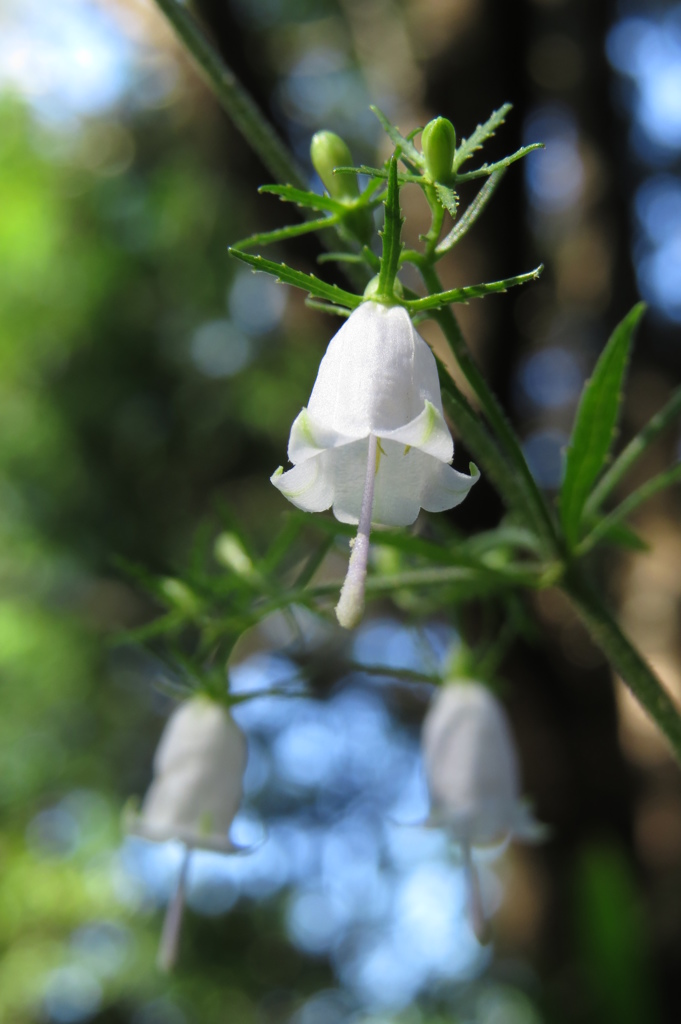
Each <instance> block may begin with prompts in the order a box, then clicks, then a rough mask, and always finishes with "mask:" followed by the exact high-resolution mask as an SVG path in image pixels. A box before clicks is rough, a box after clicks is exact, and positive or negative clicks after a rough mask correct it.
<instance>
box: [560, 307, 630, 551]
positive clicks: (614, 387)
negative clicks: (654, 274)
mask: <svg viewBox="0 0 681 1024" xmlns="http://www.w3.org/2000/svg"><path fill="white" fill-rule="evenodd" d="M644 310H645V305H644V304H643V303H641V302H640V303H638V305H636V306H634V308H633V309H632V310H631V312H630V313H628V314H627V316H626V317H625V318H624V320H622V322H621V323H620V324H618V325H617V327H616V328H615V330H614V331H613V333H612V335H611V336H610V339H609V341H608V343H607V345H606V346H605V348H604V349H603V352H602V353H601V356H600V358H599V360H598V362H597V363H596V368H595V369H594V372H593V375H592V376H591V378H590V380H588V381H587V382H586V384H585V385H584V390H583V392H582V397H581V399H580V402H579V408H578V409H577V415H576V417H575V424H574V427H573V429H572V437H571V438H570V443H569V445H568V449H567V458H566V463H565V479H564V481H563V486H562V488H561V492H560V515H561V521H562V524H563V530H564V532H565V537H566V539H567V541H568V544H569V545H570V546H571V547H573V546H574V545H575V544H576V543H577V541H578V539H579V534H580V527H581V522H582V516H583V512H584V506H585V504H586V500H587V498H588V496H589V494H590V492H591V489H592V488H593V486H594V484H595V482H596V480H597V479H598V477H599V475H600V473H601V471H602V469H603V466H604V464H605V461H606V459H607V457H608V453H609V451H610V448H611V446H612V443H613V440H614V437H615V428H616V426H617V418H618V413H619V408H620V404H621V400H622V384H623V381H624V375H625V372H626V368H627V364H628V361H629V353H630V351H631V344H632V340H633V336H634V331H635V329H636V326H637V324H638V322H639V320H640V319H641V317H642V316H643V312H644Z"/></svg>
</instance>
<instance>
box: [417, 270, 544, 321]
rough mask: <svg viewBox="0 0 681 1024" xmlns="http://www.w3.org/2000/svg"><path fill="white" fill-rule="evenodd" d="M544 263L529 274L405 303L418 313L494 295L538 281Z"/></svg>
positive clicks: (438, 293)
mask: <svg viewBox="0 0 681 1024" xmlns="http://www.w3.org/2000/svg"><path fill="white" fill-rule="evenodd" d="M543 269H544V264H543V263H540V264H539V266H538V267H536V268H535V269H534V270H531V271H530V272H529V273H528V274H519V275H518V276H517V277H507V278H505V279H504V280H503V281H490V282H488V283H487V284H473V285H468V286H467V287H466V288H452V289H451V290H450V291H447V292H437V293H436V294H435V295H426V296H425V297H424V298H422V299H414V300H405V301H404V302H403V303H402V305H404V306H405V307H406V308H407V309H408V310H409V312H410V313H416V312H418V311H419V310H424V309H439V308H440V307H441V306H448V305H449V304H450V303H452V302H468V301H469V299H479V298H482V296H483V295H493V294H495V293H499V292H505V291H507V290H508V289H509V288H515V287H516V285H519V284H528V283H529V282H530V281H536V280H537V279H538V278H539V276H540V274H541V272H542V270H543Z"/></svg>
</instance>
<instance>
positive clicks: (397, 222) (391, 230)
mask: <svg viewBox="0 0 681 1024" xmlns="http://www.w3.org/2000/svg"><path fill="white" fill-rule="evenodd" d="M384 206H385V223H384V225H383V231H382V232H381V238H382V241H383V253H382V255H381V270H380V274H379V278H378V294H379V295H388V296H389V295H392V293H393V287H394V282H395V276H396V274H397V268H398V266H399V263H400V253H401V252H402V243H401V241H400V233H401V231H402V224H403V218H402V216H401V212H400V189H399V186H398V184H397V157H396V156H393V158H392V160H391V161H390V177H389V178H388V193H387V195H386V197H385V200H384Z"/></svg>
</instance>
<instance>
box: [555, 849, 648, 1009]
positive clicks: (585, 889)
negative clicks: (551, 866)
mask: <svg viewBox="0 0 681 1024" xmlns="http://www.w3.org/2000/svg"><path fill="white" fill-rule="evenodd" d="M574 913H575V925H576V936H577V942H578V951H579V956H580V961H581V963H580V966H581V968H582V971H583V974H584V977H585V979H586V980H587V983H588V986H589V994H590V996H591V1000H592V1006H593V1010H594V1013H593V1018H592V1019H594V1020H600V1021H604V1022H605V1021H608V1024H610V1022H613V1024H615V1022H616V1024H642V1022H645V1024H656V1022H657V1021H658V1020H659V1015H658V1008H657V1006H656V1003H655V997H654V989H653V984H652V978H651V974H650V956H651V950H650V938H649V935H648V931H647V928H646V921H645V917H644V911H643V907H642V906H641V902H640V895H639V891H638V885H637V881H636V878H635V877H634V873H633V870H632V866H631V864H630V863H629V861H628V860H627V859H626V856H625V854H624V852H623V851H622V850H620V849H619V848H618V847H616V846H614V845H605V844H601V845H595V844H594V845H591V846H588V847H586V848H585V849H583V850H582V852H581V855H580V857H579V860H578V862H577V866H576V873H575V900H574Z"/></svg>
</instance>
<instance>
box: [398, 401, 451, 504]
mask: <svg viewBox="0 0 681 1024" xmlns="http://www.w3.org/2000/svg"><path fill="white" fill-rule="evenodd" d="M380 437H381V439H382V440H383V439H385V440H386V441H398V442H399V443H400V444H403V445H408V446H409V447H410V448H418V449H419V450H420V451H422V452H424V453H425V454H427V455H433V456H434V457H435V458H436V459H439V460H440V462H451V461H452V459H453V457H454V442H453V441H452V435H451V434H450V433H449V427H448V426H447V424H446V423H445V418H444V416H443V415H442V413H441V412H440V410H439V409H437V408H436V407H435V406H434V405H433V403H432V402H431V401H429V400H426V404H425V407H424V409H423V411H422V412H421V413H420V415H419V416H417V417H416V419H413V420H411V422H410V423H405V425H404V426H403V427H398V428H397V429H396V430H391V431H390V432H387V431H386V432H384V433H382V434H381V435H380ZM447 507H449V506H447Z"/></svg>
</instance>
